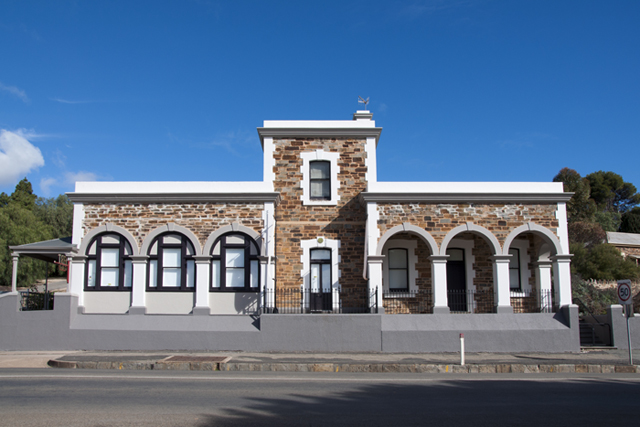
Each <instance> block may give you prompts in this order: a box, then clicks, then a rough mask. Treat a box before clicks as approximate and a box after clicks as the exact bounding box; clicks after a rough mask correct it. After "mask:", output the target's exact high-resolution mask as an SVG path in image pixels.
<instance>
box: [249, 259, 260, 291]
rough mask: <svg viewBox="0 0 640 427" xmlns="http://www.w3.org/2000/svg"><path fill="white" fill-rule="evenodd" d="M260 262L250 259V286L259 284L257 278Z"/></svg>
mask: <svg viewBox="0 0 640 427" xmlns="http://www.w3.org/2000/svg"><path fill="white" fill-rule="evenodd" d="M259 271H260V263H258V261H251V280H250V281H249V283H250V285H251V287H252V288H257V287H258V286H259V282H258V278H259V277H260V274H259Z"/></svg>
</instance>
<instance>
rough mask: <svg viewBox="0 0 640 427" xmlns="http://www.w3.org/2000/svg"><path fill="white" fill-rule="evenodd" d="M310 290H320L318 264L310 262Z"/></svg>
mask: <svg viewBox="0 0 640 427" xmlns="http://www.w3.org/2000/svg"><path fill="white" fill-rule="evenodd" d="M311 292H320V264H311Z"/></svg>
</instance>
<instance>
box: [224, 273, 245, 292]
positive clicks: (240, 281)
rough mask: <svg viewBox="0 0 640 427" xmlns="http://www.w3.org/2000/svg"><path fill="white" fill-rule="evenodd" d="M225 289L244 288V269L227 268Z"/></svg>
mask: <svg viewBox="0 0 640 427" xmlns="http://www.w3.org/2000/svg"><path fill="white" fill-rule="evenodd" d="M226 280H227V282H226V286H227V288H244V268H227V275H226Z"/></svg>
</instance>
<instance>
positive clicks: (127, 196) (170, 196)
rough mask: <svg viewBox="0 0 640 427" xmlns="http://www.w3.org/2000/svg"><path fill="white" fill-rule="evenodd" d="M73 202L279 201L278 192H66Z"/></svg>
mask: <svg viewBox="0 0 640 427" xmlns="http://www.w3.org/2000/svg"><path fill="white" fill-rule="evenodd" d="M66 194H67V196H68V197H69V200H71V201H72V202H74V203H190V202H194V203H202V202H204V203H219V202H221V203H274V204H275V205H278V203H280V193H276V192H265V193H235V194H234V193H66Z"/></svg>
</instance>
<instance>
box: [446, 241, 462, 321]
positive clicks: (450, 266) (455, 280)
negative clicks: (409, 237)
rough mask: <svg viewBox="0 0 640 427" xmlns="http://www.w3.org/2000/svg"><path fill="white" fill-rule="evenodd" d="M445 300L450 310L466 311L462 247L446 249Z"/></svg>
mask: <svg viewBox="0 0 640 427" xmlns="http://www.w3.org/2000/svg"><path fill="white" fill-rule="evenodd" d="M447 255H449V258H448V259H447V302H448V305H449V310H451V311H458V312H459V311H463V312H466V311H467V276H466V272H465V265H464V264H465V263H464V249H455V248H452V249H447Z"/></svg>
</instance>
